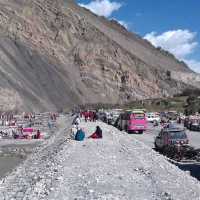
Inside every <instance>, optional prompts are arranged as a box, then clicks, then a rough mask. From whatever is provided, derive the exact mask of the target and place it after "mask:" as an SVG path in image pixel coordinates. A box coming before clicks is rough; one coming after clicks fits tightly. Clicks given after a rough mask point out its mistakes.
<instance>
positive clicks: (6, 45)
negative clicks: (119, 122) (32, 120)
mask: <svg viewBox="0 0 200 200" xmlns="http://www.w3.org/2000/svg"><path fill="white" fill-rule="evenodd" d="M166 66H167V69H166ZM177 72H178V73H177ZM177 74H178V75H177ZM188 80H193V81H188ZM198 83H199V75H198V74H195V73H193V72H192V71H191V70H190V69H189V68H188V67H187V66H186V65H185V64H184V63H183V62H180V61H179V60H177V59H176V58H175V57H174V56H172V55H170V54H169V53H166V52H165V53H164V52H163V51H160V50H159V49H156V48H155V47H153V46H152V45H151V44H150V43H149V42H147V41H144V40H143V39H142V38H141V37H140V36H138V35H136V34H134V33H130V32H128V31H127V30H126V29H125V28H124V27H122V26H121V25H119V24H118V23H116V22H115V21H114V20H112V21H109V20H107V19H104V18H102V17H98V16H96V15H94V14H93V13H91V12H90V11H88V10H86V9H84V8H81V7H80V6H78V5H77V4H75V3H73V2H72V1H71V0H65V4H64V3H63V1H62V0H35V1H33V0H18V1H15V0H0V108H1V110H16V111H19V110H20V111H24V110H25V111H38V112H39V111H40V112H43V111H46V110H56V111H57V110H59V111H62V110H63V109H65V108H69V107H73V106H74V105H77V104H87V103H90V104H92V103H113V104H115V103H126V102H129V101H132V100H138V99H147V98H148V99H149V98H156V97H157V98H159V97H165V96H171V95H173V94H177V93H179V92H180V91H182V90H183V89H184V88H186V87H189V88H191V85H193V86H194V87H198V85H199V84H198ZM24 86H26V87H24Z"/></svg>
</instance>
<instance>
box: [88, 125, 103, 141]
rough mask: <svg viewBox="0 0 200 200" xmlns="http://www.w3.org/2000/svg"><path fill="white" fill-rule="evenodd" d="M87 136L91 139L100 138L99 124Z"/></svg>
mask: <svg viewBox="0 0 200 200" xmlns="http://www.w3.org/2000/svg"><path fill="white" fill-rule="evenodd" d="M88 138H92V139H101V138H103V135H102V130H101V128H100V127H99V126H97V127H96V131H95V132H94V133H93V134H92V135H90V136H89V137H88Z"/></svg>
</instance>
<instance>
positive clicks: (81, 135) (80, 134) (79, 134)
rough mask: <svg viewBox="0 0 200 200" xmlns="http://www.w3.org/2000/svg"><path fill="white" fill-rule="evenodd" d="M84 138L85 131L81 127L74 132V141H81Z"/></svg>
mask: <svg viewBox="0 0 200 200" xmlns="http://www.w3.org/2000/svg"><path fill="white" fill-rule="evenodd" d="M84 139H85V133H84V131H83V130H82V129H79V130H78V131H77V132H76V135H75V140H76V141H83V140H84Z"/></svg>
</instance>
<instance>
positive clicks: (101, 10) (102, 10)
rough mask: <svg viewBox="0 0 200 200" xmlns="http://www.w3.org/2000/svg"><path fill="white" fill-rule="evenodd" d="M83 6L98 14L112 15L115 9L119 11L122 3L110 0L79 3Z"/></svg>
mask: <svg viewBox="0 0 200 200" xmlns="http://www.w3.org/2000/svg"><path fill="white" fill-rule="evenodd" d="M79 5H80V6H82V7H85V8H87V9H89V10H91V11H92V12H94V13H95V14H97V15H100V16H104V17H110V16H111V15H112V13H113V12H114V11H117V10H119V9H120V8H121V6H122V4H121V3H118V2H115V1H110V0H94V1H91V2H90V3H88V4H79Z"/></svg>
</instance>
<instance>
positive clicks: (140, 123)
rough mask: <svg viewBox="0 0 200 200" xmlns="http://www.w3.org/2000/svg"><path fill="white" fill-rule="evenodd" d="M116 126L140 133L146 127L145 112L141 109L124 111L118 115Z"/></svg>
mask: <svg viewBox="0 0 200 200" xmlns="http://www.w3.org/2000/svg"><path fill="white" fill-rule="evenodd" d="M118 127H119V129H120V130H125V131H127V132H128V133H132V132H138V133H140V134H142V133H143V132H144V131H146V129H147V119H146V116H145V112H144V111H143V110H133V111H126V112H125V113H123V114H121V115H120V118H119V121H118Z"/></svg>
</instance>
